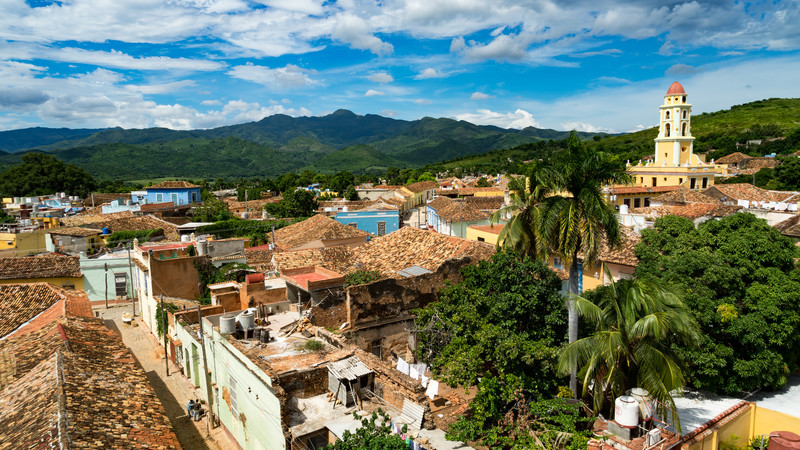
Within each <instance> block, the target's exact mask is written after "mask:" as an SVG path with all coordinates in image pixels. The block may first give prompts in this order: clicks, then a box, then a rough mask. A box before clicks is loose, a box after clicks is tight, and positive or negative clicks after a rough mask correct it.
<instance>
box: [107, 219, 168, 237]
mask: <svg viewBox="0 0 800 450" xmlns="http://www.w3.org/2000/svg"><path fill="white" fill-rule="evenodd" d="M92 226H94V227H97V228H105V227H108V228H109V229H111V232H112V233H113V232H115V231H144V230H155V229H158V228H161V229H162V230H164V236H166V237H167V239H178V228H177V226H176V225H175V224H173V223H170V222H167V221H166V220H161V219H159V218H158V217H155V216H153V215H150V214H148V215H146V216H136V217H133V216H129V217H123V218H117V219H110V220H105V221H97V222H94V223H93V224H92Z"/></svg>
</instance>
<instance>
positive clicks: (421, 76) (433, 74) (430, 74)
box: [414, 67, 448, 80]
mask: <svg viewBox="0 0 800 450" xmlns="http://www.w3.org/2000/svg"><path fill="white" fill-rule="evenodd" d="M447 76H448V75H447V74H445V73H443V72H440V71H438V70H436V69H434V68H433V67H428V68H426V69H425V70H423V71H422V72H420V73H418V74H417V75H416V76H414V79H415V80H425V79H428V78H447Z"/></svg>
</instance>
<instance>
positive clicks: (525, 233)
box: [491, 177, 547, 259]
mask: <svg viewBox="0 0 800 450" xmlns="http://www.w3.org/2000/svg"><path fill="white" fill-rule="evenodd" d="M527 180H528V179H526V178H525V177H512V178H511V180H510V181H509V183H508V189H509V190H510V191H511V202H510V203H509V204H508V205H506V206H504V207H502V208H500V209H499V210H497V211H495V212H494V213H493V214H492V218H491V223H492V224H495V223H498V222H500V221H501V220H503V219H504V218H505V217H508V216H510V218H509V220H508V222H506V223H505V225H503V228H502V229H501V230H500V235H499V236H498V238H497V246H498V248H502V249H505V250H507V251H514V252H516V253H518V254H520V255H527V256H529V257H531V258H533V259H537V258H539V257H540V255H541V254H542V253H543V251H542V248H541V246H542V239H541V237H540V235H539V220H540V210H539V202H540V201H541V200H542V199H543V198H544V196H545V194H546V193H547V191H546V189H545V188H544V187H543V186H536V187H535V188H534V189H533V191H531V190H530V189H529V188H528V186H527V183H528V181H527Z"/></svg>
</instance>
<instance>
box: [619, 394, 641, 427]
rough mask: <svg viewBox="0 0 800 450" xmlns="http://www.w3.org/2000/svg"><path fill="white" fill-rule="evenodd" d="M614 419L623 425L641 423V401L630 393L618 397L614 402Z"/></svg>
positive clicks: (633, 425) (630, 425) (628, 425)
mask: <svg viewBox="0 0 800 450" xmlns="http://www.w3.org/2000/svg"><path fill="white" fill-rule="evenodd" d="M614 420H615V421H616V422H617V423H618V424H620V425H622V426H623V427H635V426H636V425H638V424H639V403H638V402H637V401H636V399H634V398H633V397H631V396H630V395H623V396H621V397H617V400H616V401H615V402H614Z"/></svg>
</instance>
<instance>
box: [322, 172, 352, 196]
mask: <svg viewBox="0 0 800 450" xmlns="http://www.w3.org/2000/svg"><path fill="white" fill-rule="evenodd" d="M355 180H356V177H355V175H353V173H352V172H348V171H346V170H343V171H341V172H339V173H337V174H336V175H334V176H333V177H332V178H331V180H330V181H329V182H328V187H329V188H330V189H331V190H333V191H336V192H338V193H339V195H343V194H344V193H345V191H347V188H348V187H350V186H353V185H354V184H355Z"/></svg>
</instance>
